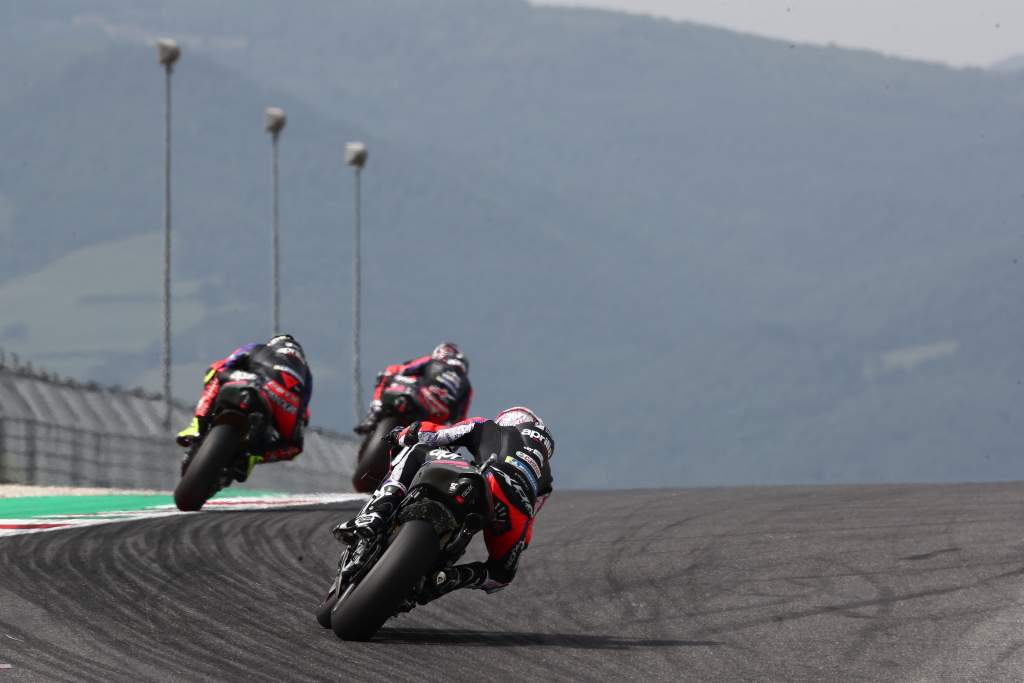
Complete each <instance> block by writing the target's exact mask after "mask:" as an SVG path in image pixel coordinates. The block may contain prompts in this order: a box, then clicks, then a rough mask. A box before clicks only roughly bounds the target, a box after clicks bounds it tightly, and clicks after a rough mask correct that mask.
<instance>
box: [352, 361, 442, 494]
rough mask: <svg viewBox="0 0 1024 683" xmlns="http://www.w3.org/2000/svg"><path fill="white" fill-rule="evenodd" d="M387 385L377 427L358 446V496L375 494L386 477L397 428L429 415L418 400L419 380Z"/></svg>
mask: <svg viewBox="0 0 1024 683" xmlns="http://www.w3.org/2000/svg"><path fill="white" fill-rule="evenodd" d="M387 381H388V384H387V385H386V386H385V387H384V391H383V392H381V396H380V400H381V415H380V419H379V420H378V422H377V426H376V427H375V428H374V430H373V431H372V432H370V433H369V434H368V435H367V436H366V438H365V439H363V443H362V445H360V446H359V456H358V458H357V459H356V468H355V471H354V472H353V473H352V487H353V488H354V489H355V490H356V492H357V493H372V492H373V491H376V490H377V487H378V486H380V483H381V482H382V481H384V477H386V476H387V474H388V465H389V464H390V462H391V458H390V453H391V447H390V445H389V444H388V441H387V438H388V434H390V433H391V431H392V430H394V429H395V428H396V427H408V426H409V425H411V424H412V423H413V422H415V421H416V420H422V419H424V418H425V417H426V413H427V411H426V410H424V409H423V407H422V406H421V405H420V402H419V399H418V398H417V396H418V393H419V380H418V379H417V378H415V377H406V376H404V375H394V376H392V377H391V378H389V379H388V380H387Z"/></svg>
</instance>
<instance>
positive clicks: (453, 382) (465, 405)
mask: <svg viewBox="0 0 1024 683" xmlns="http://www.w3.org/2000/svg"><path fill="white" fill-rule="evenodd" d="M395 375H404V376H406V377H419V378H421V379H420V383H419V390H418V392H417V399H418V400H419V403H420V404H421V405H422V407H423V408H424V410H426V411H427V415H428V417H429V418H430V420H431V422H434V423H437V424H445V423H452V422H458V421H459V420H464V419H466V415H467V414H468V413H469V404H470V403H471V402H472V400H473V387H472V385H471V384H470V383H469V361H468V360H467V359H466V356H465V355H464V354H463V353H462V351H461V350H460V349H459V347H458V346H456V345H455V344H453V343H451V342H441V343H440V344H438V345H437V347H436V348H435V349H434V350H433V352H432V353H431V354H430V355H429V356H421V357H419V358H415V359H413V360H408V361H406V362H404V363H397V364H395V365H389V366H387V367H386V368H385V369H384V371H383V372H380V373H378V374H377V388H376V389H375V390H374V392H373V401H372V402H371V403H370V410H369V412H367V414H366V417H365V418H363V421H362V422H360V423H359V424H358V425H356V426H355V427H353V428H352V431H353V432H355V433H356V434H369V433H370V432H372V431H373V430H374V428H376V426H377V423H378V422H379V421H380V417H381V394H382V393H383V391H384V388H385V386H387V384H388V380H389V379H391V378H392V377H394V376H395Z"/></svg>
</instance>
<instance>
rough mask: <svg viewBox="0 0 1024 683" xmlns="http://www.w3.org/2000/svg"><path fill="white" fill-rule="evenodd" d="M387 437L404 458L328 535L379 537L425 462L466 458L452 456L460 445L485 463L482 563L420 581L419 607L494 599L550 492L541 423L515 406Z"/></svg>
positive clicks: (549, 447)
mask: <svg viewBox="0 0 1024 683" xmlns="http://www.w3.org/2000/svg"><path fill="white" fill-rule="evenodd" d="M392 439H393V441H395V442H396V444H397V445H399V446H403V447H406V448H405V450H404V452H403V453H402V454H401V455H400V456H399V457H398V459H397V460H396V461H395V463H394V465H393V467H392V470H391V472H390V473H389V475H388V477H387V479H385V481H384V483H383V484H382V485H381V487H380V488H379V489H378V490H377V491H376V492H374V494H373V496H372V497H371V498H370V501H369V502H368V503H367V504H366V505H365V506H364V507H363V509H362V510H361V511H360V513H359V514H358V515H357V516H356V517H355V518H353V519H351V520H349V521H347V522H344V523H342V524H339V525H338V526H337V527H335V528H334V529H333V532H334V534H335V536H336V537H337V538H338V539H339V540H341V541H342V542H344V543H348V544H350V545H351V544H353V543H355V542H356V541H358V540H359V538H360V537H364V538H372V537H373V536H375V535H377V534H379V533H380V532H381V531H382V530H383V529H384V528H385V527H386V525H387V523H388V520H389V519H390V518H391V516H392V514H393V513H394V512H395V510H396V509H397V508H398V504H399V503H400V502H401V500H402V498H404V496H405V493H406V491H407V490H408V488H409V485H410V484H411V483H412V480H413V477H414V476H415V475H416V472H417V471H419V469H420V467H422V466H423V464H424V462H428V461H429V460H430V459H431V458H443V459H451V458H460V457H464V456H460V455H458V454H456V453H454V451H456V450H457V449H458V448H459V447H465V448H466V449H467V450H469V451H470V453H472V454H473V457H474V458H475V459H476V462H477V463H478V464H480V463H481V462H483V458H488V459H489V460H488V462H489V463H490V466H489V467H488V468H487V469H486V470H485V477H486V479H487V482H488V485H489V487H490V491H491V497H492V500H493V509H492V513H493V514H492V519H491V522H490V524H489V525H488V526H487V527H485V528H484V541H485V543H486V545H487V553H488V559H487V562H470V563H466V564H461V565H455V566H453V567H449V568H446V569H444V570H442V571H439V572H437V573H436V574H434V575H433V576H432V577H430V578H429V580H428V581H427V582H426V583H425V586H424V588H423V591H422V592H421V594H420V595H419V597H418V602H419V603H420V604H426V603H427V602H430V601H431V600H434V599H436V598H438V597H440V596H442V595H445V594H446V593H450V592H451V591H453V590H456V589H458V588H478V589H482V590H485V591H487V592H488V593H493V592H494V591H497V590H500V589H502V588H504V587H505V586H507V585H508V584H509V583H511V581H512V579H513V578H514V577H515V574H516V570H517V568H518V565H519V557H520V555H521V554H522V552H523V550H525V549H526V547H527V546H528V545H529V544H530V540H531V538H532V535H533V523H534V520H535V519H536V516H537V513H538V512H539V511H540V509H541V507H543V505H544V503H545V502H547V499H548V497H549V496H550V495H551V491H552V483H553V479H552V475H551V467H550V459H551V457H552V455H553V454H554V440H553V439H552V437H551V433H550V432H549V431H548V429H547V427H546V426H545V424H544V422H543V420H541V418H540V417H539V416H537V414H536V413H534V412H533V411H532V410H530V409H529V408H525V407H522V406H517V407H514V408H508V409H506V410H503V411H502V412H500V413H499V414H498V415H497V416H496V417H495V418H494V420H487V419H484V418H472V419H469V420H463V421H461V422H459V423H457V424H455V425H452V426H450V427H445V426H442V425H438V424H435V423H432V422H417V423H413V424H412V425H410V426H409V427H405V428H403V429H401V430H397V429H396V430H395V433H393V435H392ZM415 446H421V447H415ZM431 449H434V450H431Z"/></svg>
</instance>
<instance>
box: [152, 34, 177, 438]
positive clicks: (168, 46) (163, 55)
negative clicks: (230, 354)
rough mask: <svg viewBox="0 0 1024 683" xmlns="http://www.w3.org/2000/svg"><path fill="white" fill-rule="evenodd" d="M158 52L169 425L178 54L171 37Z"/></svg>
mask: <svg viewBox="0 0 1024 683" xmlns="http://www.w3.org/2000/svg"><path fill="white" fill-rule="evenodd" d="M156 50H157V56H158V58H159V60H160V63H161V64H162V65H163V67H164V74H165V78H164V346H163V370H164V428H165V429H170V427H171V73H172V72H173V71H174V63H175V62H176V61H178V57H180V56H181V48H179V47H178V44H177V43H176V42H174V41H173V40H170V39H167V38H161V39H160V40H158V41H156Z"/></svg>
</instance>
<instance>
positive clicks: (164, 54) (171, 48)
mask: <svg viewBox="0 0 1024 683" xmlns="http://www.w3.org/2000/svg"><path fill="white" fill-rule="evenodd" d="M156 51H157V56H158V58H159V59H160V63H161V64H163V65H164V67H165V68H167V69H171V68H172V67H173V66H174V63H175V62H176V61H178V57H180V56H181V48H180V47H178V43H177V41H174V40H171V39H170V38H161V39H159V40H158V41H156Z"/></svg>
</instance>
